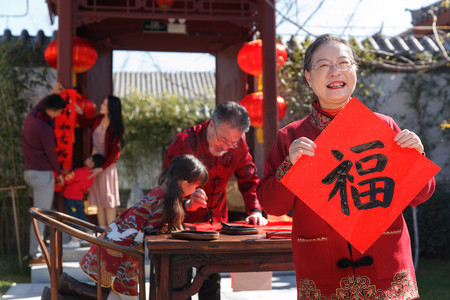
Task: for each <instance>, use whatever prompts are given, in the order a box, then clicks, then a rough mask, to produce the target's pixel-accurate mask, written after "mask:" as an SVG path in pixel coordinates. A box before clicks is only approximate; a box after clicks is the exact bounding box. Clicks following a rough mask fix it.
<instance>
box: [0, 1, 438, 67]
mask: <svg viewBox="0 0 450 300" xmlns="http://www.w3.org/2000/svg"><path fill="white" fill-rule="evenodd" d="M278 2H279V3H283V2H289V1H278ZM291 2H292V1H291ZM297 2H298V3H299V5H298V6H297V7H298V8H299V10H298V11H296V10H295V9H290V10H289V13H287V14H286V17H288V18H289V19H291V20H292V21H294V22H296V23H297V24H300V25H303V24H304V23H305V21H306V20H308V22H307V23H306V24H305V28H306V29H307V30H308V31H309V32H311V33H312V34H315V35H319V34H322V33H327V32H330V33H334V34H339V35H343V36H348V35H352V36H355V37H359V38H361V39H363V38H364V37H366V36H370V35H373V34H374V33H376V32H379V31H380V30H381V32H382V33H383V34H385V35H387V36H395V35H397V34H399V33H401V32H403V31H406V30H407V29H408V28H410V27H411V26H412V25H411V13H410V12H409V11H406V9H407V8H408V9H418V8H421V7H423V6H427V5H430V4H433V3H435V2H437V0H339V1H336V0H321V1H319V0H316V1H300V0H297ZM320 3H322V5H321V6H320V8H319V9H318V10H317V12H316V13H314V14H313V12H314V11H315V10H316V8H317V7H318V6H319V4H320ZM277 8H278V9H279V10H281V11H282V10H283V9H282V7H279V6H277ZM279 19H280V18H279ZM280 20H281V19H280ZM57 28H58V27H57V19H56V20H55V24H53V25H52V24H50V18H49V16H48V10H47V5H46V3H45V0H13V1H11V0H0V32H1V33H0V35H3V32H4V30H5V29H10V30H11V31H12V34H13V35H20V33H21V32H22V30H23V29H26V30H28V32H29V34H30V35H35V34H36V32H37V31H38V30H43V31H44V33H45V34H46V35H47V36H50V35H52V33H53V31H54V30H57ZM294 33H298V34H299V35H301V36H304V34H305V32H303V31H298V28H297V27H295V26H294V25H292V24H290V23H288V22H283V23H282V24H280V25H279V26H277V34H278V35H281V36H282V37H286V38H289V37H290V35H292V34H294ZM113 69H114V71H127V72H143V71H166V72H176V71H214V69H215V61H214V57H213V56H211V55H208V54H201V53H193V54H187V53H164V52H138V51H115V52H114V60H113Z"/></svg>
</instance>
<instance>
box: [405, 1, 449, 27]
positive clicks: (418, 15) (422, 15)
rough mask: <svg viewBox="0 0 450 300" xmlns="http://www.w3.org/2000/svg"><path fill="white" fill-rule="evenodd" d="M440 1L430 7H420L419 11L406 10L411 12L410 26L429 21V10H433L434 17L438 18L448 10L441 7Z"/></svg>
mask: <svg viewBox="0 0 450 300" xmlns="http://www.w3.org/2000/svg"><path fill="white" fill-rule="evenodd" d="M441 2H442V1H437V2H435V3H433V4H431V5H428V6H425V7H421V8H419V9H407V10H409V11H410V12H411V18H412V24H413V25H414V26H416V25H420V24H422V23H424V22H426V21H428V20H429V19H431V15H430V13H429V12H428V11H429V10H430V9H431V8H434V11H435V14H436V16H439V15H440V14H442V13H443V12H444V11H446V10H448V8H446V7H444V6H443V5H442V6H441Z"/></svg>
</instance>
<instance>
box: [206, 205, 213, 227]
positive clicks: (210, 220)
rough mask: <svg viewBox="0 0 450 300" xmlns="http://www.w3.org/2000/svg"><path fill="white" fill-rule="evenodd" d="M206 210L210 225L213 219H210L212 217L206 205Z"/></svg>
mask: <svg viewBox="0 0 450 300" xmlns="http://www.w3.org/2000/svg"><path fill="white" fill-rule="evenodd" d="M207 210H208V220H209V223H210V224H211V225H212V224H213V220H212V217H211V212H210V211H209V207H207Z"/></svg>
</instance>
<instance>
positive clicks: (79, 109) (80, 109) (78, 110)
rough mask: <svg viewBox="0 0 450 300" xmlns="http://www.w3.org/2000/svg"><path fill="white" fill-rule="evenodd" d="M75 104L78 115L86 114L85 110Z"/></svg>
mask: <svg viewBox="0 0 450 300" xmlns="http://www.w3.org/2000/svg"><path fill="white" fill-rule="evenodd" d="M74 104H75V111H76V112H77V114H79V115H83V114H84V111H83V109H82V108H81V107H80V106H79V105H78V104H76V103H74Z"/></svg>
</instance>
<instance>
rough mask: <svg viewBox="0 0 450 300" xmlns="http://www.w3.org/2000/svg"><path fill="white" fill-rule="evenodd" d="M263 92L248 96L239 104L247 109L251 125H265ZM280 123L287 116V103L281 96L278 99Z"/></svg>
mask: <svg viewBox="0 0 450 300" xmlns="http://www.w3.org/2000/svg"><path fill="white" fill-rule="evenodd" d="M263 99H264V95H263V92H256V93H251V94H249V95H246V96H245V97H244V98H242V100H241V101H240V102H239V104H241V105H242V106H244V107H245V109H247V111H248V114H249V116H250V125H251V126H253V127H262V125H263ZM277 108H278V121H281V120H282V119H283V117H284V115H285V114H286V102H285V101H284V99H283V98H281V97H280V96H278V97H277Z"/></svg>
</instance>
